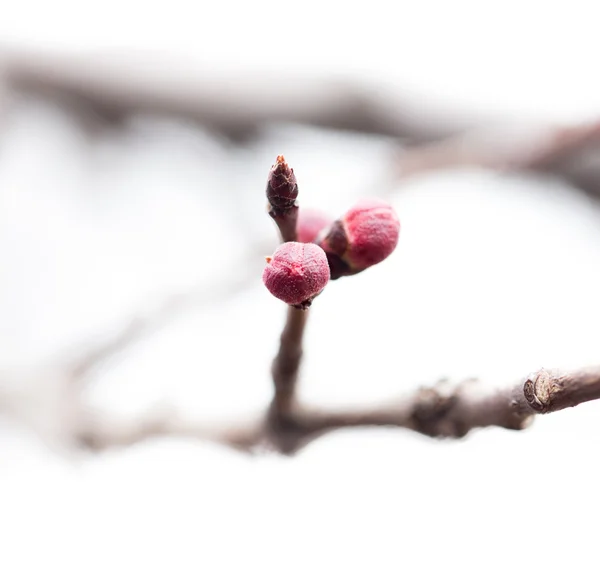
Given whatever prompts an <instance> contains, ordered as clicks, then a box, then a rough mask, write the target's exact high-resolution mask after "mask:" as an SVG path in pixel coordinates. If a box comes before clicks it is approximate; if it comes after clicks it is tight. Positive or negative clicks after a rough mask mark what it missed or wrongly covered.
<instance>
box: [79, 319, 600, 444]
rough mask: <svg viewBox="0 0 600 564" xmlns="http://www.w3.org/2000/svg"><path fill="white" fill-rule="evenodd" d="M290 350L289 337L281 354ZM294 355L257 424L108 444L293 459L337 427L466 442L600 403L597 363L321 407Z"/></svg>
mask: <svg viewBox="0 0 600 564" xmlns="http://www.w3.org/2000/svg"><path fill="white" fill-rule="evenodd" d="M301 313H304V312H301ZM294 318H295V319H296V321H295V322H294V323H293V326H291V327H290V333H288V334H287V335H286V343H292V342H294V341H295V339H296V337H294V336H293V333H294V332H296V335H298V332H299V333H300V334H301V332H302V330H303V326H304V323H302V322H301V321H300V317H296V316H295V315H294ZM286 328H287V326H286ZM288 339H290V340H289V341H288ZM296 342H297V341H296ZM287 347H288V344H286V345H284V344H283V338H282V349H286V348H287ZM290 350H291V349H290ZM295 351H296V355H295V356H294V355H293V354H292V356H291V357H290V358H289V360H288V361H287V362H289V364H287V365H286V364H285V362H283V365H282V366H287V369H286V370H282V371H281V372H275V370H274V374H273V376H274V378H276V377H277V378H279V377H280V376H282V375H284V374H285V375H286V376H282V377H281V379H280V380H279V383H280V384H281V386H280V387H279V394H278V393H277V392H276V399H275V400H274V401H273V403H272V404H271V407H270V409H269V410H268V413H267V414H266V416H263V417H261V418H257V419H256V420H255V421H254V422H251V423H244V424H243V425H239V426H237V427H236V426H230V427H227V428H226V429H225V430H222V431H217V430H213V431H212V432H211V433H207V430H206V428H204V427H202V426H194V425H193V424H189V423H188V424H184V423H182V422H180V421H176V423H173V421H172V420H171V419H168V418H167V419H164V420H163V423H162V425H159V424H158V423H159V422H158V421H157V420H156V419H151V420H150V421H151V424H149V423H148V420H145V421H144V422H142V423H143V424H142V425H140V426H139V428H138V430H137V431H136V430H133V431H132V427H131V426H130V428H128V429H127V432H126V440H118V436H115V434H114V433H113V434H112V435H111V434H110V433H109V432H105V433H104V437H105V440H104V441H101V442H102V444H103V446H105V447H106V446H110V444H111V442H112V444H132V443H133V442H136V441H137V440H142V439H146V438H148V437H151V436H155V435H161V436H162V435H165V434H168V435H178V434H179V435H183V436H186V437H196V438H199V439H207V438H208V439H210V440H214V441H217V442H220V443H222V444H225V445H227V446H230V447H234V448H236V449H241V450H245V451H248V452H252V451H255V450H256V448H258V447H267V448H269V449H271V450H275V451H277V452H280V453H282V454H294V453H295V452H297V451H298V450H300V449H301V448H303V447H304V446H306V445H307V444H309V443H310V442H312V441H313V440H316V439H318V438H319V437H321V436H322V435H324V434H326V433H328V432H331V431H336V430H338V429H345V428H351V427H367V426H369V427H402V428H406V429H410V430H412V431H415V432H417V433H421V434H423V435H427V436H430V437H450V438H461V437H464V436H465V435H466V434H467V433H469V432H470V431H472V430H473V429H476V428H481V427H492V426H494V427H503V428H505V429H512V430H522V429H525V428H526V427H528V426H529V424H530V423H531V422H532V420H533V418H534V416H535V415H536V414H543V413H552V412H555V411H559V410H561V409H565V408H567V407H573V406H576V405H578V404H580V403H584V402H588V401H593V400H597V399H600V366H596V367H591V368H586V369H581V370H575V371H562V370H545V369H541V370H539V371H537V372H535V373H533V374H530V375H529V376H527V377H526V378H524V379H521V380H520V381H519V382H518V383H517V384H515V385H514V386H510V387H506V388H499V389H496V388H492V387H489V386H486V385H485V384H484V383H483V382H481V381H480V380H476V379H470V380H465V381H463V382H461V383H459V384H451V383H450V382H449V381H448V380H442V381H440V382H438V383H437V384H436V385H434V386H431V387H423V388H420V389H419V390H417V391H415V392H413V393H411V394H408V395H405V396H402V397H399V398H397V399H395V400H391V401H389V402H386V403H385V404H382V405H379V406H372V407H367V408H356V409H347V410H331V409H317V408H314V407H311V406H303V405H300V404H299V403H298V402H296V401H295V399H294V394H293V387H292V388H290V387H288V386H287V385H286V384H287V383H289V381H290V380H286V378H290V379H291V380H292V381H294V382H295V377H296V375H297V372H295V370H297V368H298V366H299V359H300V354H301V353H300V351H299V349H298V348H296V349H295ZM278 358H279V355H278ZM281 360H282V361H283V360H284V358H283V357H282V358H281ZM276 361H277V358H276ZM276 389H277V383H276ZM278 398H279V399H278ZM279 402H280V403H279ZM274 414H275V415H274ZM106 437H111V438H112V441H111V440H106ZM89 444H91V445H92V446H93V445H94V441H89Z"/></svg>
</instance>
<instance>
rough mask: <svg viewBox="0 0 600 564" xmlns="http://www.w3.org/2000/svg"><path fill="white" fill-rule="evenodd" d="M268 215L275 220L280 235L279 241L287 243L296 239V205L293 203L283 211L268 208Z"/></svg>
mask: <svg viewBox="0 0 600 564" xmlns="http://www.w3.org/2000/svg"><path fill="white" fill-rule="evenodd" d="M269 215H270V216H271V217H272V218H273V220H274V221H275V224H276V225H277V228H278V229H279V233H280V235H281V241H282V242H283V243H289V242H291V241H297V240H298V231H297V224H298V206H297V205H294V206H292V207H291V208H289V209H287V210H283V211H279V210H277V211H276V210H273V209H271V210H269Z"/></svg>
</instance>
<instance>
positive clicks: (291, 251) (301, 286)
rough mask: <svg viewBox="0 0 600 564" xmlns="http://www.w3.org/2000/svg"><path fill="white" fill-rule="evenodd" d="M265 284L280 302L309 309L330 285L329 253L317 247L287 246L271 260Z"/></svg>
mask: <svg viewBox="0 0 600 564" xmlns="http://www.w3.org/2000/svg"><path fill="white" fill-rule="evenodd" d="M263 282H264V284H265V286H266V287H267V289H268V290H269V292H271V294H273V295H274V296H275V297H276V298H279V299H280V300H282V301H284V302H285V303H286V304H288V305H292V306H296V307H301V308H306V307H308V306H309V305H310V304H311V302H312V300H313V298H314V297H315V296H316V295H317V294H319V293H320V292H321V291H322V290H323V288H325V286H326V285H327V282H329V264H328V262H327V256H326V255H325V251H323V249H321V247H319V246H318V245H315V244H313V243H295V242H292V243H283V245H280V246H279V247H277V249H276V250H275V252H274V253H273V256H272V257H267V265H266V266H265V270H264V271H263Z"/></svg>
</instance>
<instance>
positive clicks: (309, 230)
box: [296, 208, 333, 243]
mask: <svg viewBox="0 0 600 564" xmlns="http://www.w3.org/2000/svg"><path fill="white" fill-rule="evenodd" d="M332 222H333V220H332V219H331V218H330V217H329V216H328V215H327V214H326V213H324V212H322V211H319V210H311V209H306V208H300V209H299V211H298V224H297V227H296V228H297V230H298V241H300V242H301V243H312V242H313V241H314V240H315V239H316V238H317V235H318V234H319V233H320V232H321V231H322V230H323V229H324V228H325V227H327V226H328V225H331V223H332Z"/></svg>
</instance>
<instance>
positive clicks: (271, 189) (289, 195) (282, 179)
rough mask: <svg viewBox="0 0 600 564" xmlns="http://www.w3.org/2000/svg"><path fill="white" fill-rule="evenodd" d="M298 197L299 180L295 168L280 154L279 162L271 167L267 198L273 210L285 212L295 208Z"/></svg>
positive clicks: (279, 212) (278, 212)
mask: <svg viewBox="0 0 600 564" xmlns="http://www.w3.org/2000/svg"><path fill="white" fill-rule="evenodd" d="M297 197H298V182H297V181H296V175H295V174H294V169H293V168H290V167H289V165H288V164H287V163H286V162H285V157H284V156H283V155H279V156H278V157H277V162H276V163H275V164H274V165H273V166H272V167H271V170H270V171H269V176H268V179H267V200H269V204H271V208H272V210H273V211H274V212H275V213H277V214H281V213H285V211H286V210H289V209H290V208H293V207H294V205H295V204H296V198H297Z"/></svg>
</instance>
